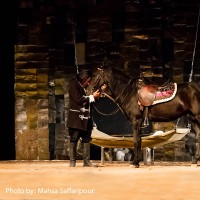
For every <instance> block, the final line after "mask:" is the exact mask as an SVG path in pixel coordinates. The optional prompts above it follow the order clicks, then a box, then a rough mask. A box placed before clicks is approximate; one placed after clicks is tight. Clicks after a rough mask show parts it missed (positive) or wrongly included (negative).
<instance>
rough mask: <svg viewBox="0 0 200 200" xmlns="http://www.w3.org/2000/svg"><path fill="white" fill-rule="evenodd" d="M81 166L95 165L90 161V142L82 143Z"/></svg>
mask: <svg viewBox="0 0 200 200" xmlns="http://www.w3.org/2000/svg"><path fill="white" fill-rule="evenodd" d="M83 167H97V165H93V164H92V163H91V162H90V143H83Z"/></svg>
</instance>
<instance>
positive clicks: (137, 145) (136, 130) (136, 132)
mask: <svg viewBox="0 0 200 200" xmlns="http://www.w3.org/2000/svg"><path fill="white" fill-rule="evenodd" d="M140 126H141V121H140V120H137V121H136V122H135V121H134V122H133V126H132V131H133V140H134V148H133V152H134V158H133V161H132V164H133V165H134V166H135V167H136V168H138V167H139V166H140V165H139V163H140V161H141V157H142V151H141V142H142V140H141V133H140V132H141V129H140Z"/></svg>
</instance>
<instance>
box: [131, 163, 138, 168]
mask: <svg viewBox="0 0 200 200" xmlns="http://www.w3.org/2000/svg"><path fill="white" fill-rule="evenodd" d="M129 167H130V168H139V165H132V164H130V165H129Z"/></svg>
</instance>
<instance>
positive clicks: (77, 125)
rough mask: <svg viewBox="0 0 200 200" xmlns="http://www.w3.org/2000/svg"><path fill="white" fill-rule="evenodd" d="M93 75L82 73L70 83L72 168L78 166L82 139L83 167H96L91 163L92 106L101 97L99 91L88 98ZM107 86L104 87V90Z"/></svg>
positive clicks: (69, 112)
mask: <svg viewBox="0 0 200 200" xmlns="http://www.w3.org/2000/svg"><path fill="white" fill-rule="evenodd" d="M91 77H92V73H91V71H89V70H86V69H84V70H82V71H80V72H79V73H78V74H77V75H76V77H75V78H74V79H72V80H71V81H70V83H69V91H68V93H69V111H68V118H67V127H68V133H69V136H70V153H69V154H70V155H69V156H70V165H69V166H70V167H75V166H76V150H77V143H78V140H79V139H80V138H81V139H82V145H83V166H84V167H94V166H95V165H93V164H92V163H91V162H90V141H91V133H92V129H93V121H92V118H91V112H90V104H91V103H92V102H94V101H95V99H98V98H99V97H100V95H101V93H100V91H99V90H97V91H95V92H94V93H93V94H91V95H89V96H86V88H87V86H88V84H89V82H90V80H91ZM105 88H106V86H103V87H102V89H103V90H104V89H105Z"/></svg>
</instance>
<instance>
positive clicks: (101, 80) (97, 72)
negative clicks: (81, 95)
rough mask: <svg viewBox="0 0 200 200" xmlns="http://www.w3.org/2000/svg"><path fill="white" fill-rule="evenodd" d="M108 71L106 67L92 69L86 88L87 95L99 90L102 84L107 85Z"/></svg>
mask: <svg viewBox="0 0 200 200" xmlns="http://www.w3.org/2000/svg"><path fill="white" fill-rule="evenodd" d="M108 75H109V69H108V68H107V67H102V66H101V67H97V68H96V69H94V71H93V74H92V79H91V81H90V84H89V86H88V87H87V94H88V95H89V94H92V93H93V92H94V91H95V90H97V89H100V88H101V86H102V85H103V84H108V80H109V76H108Z"/></svg>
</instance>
